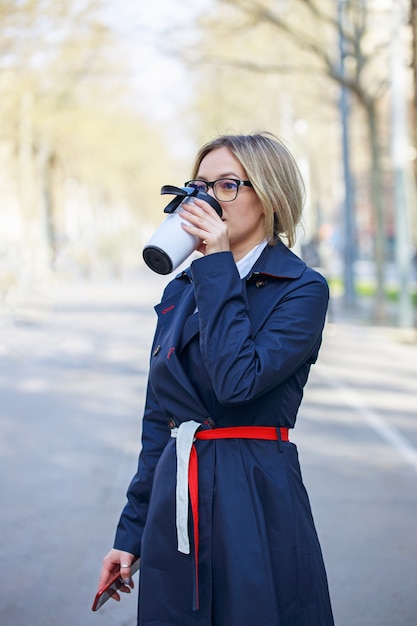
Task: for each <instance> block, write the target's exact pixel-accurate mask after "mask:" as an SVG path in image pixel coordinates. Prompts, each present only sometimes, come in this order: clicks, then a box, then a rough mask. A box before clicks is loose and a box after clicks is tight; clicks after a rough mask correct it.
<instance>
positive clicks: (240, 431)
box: [188, 426, 289, 609]
mask: <svg viewBox="0 0 417 626" xmlns="http://www.w3.org/2000/svg"><path fill="white" fill-rule="evenodd" d="M278 432H279V435H278ZM194 437H195V439H199V440H204V441H207V440H209V439H269V440H272V441H280V440H281V441H288V440H289V439H288V428H275V427H274V426H230V427H227V428H213V429H210V430H199V431H197V432H196V433H195V436H194ZM188 488H189V492H190V503H191V513H192V518H193V529H194V530H193V532H194V558H195V563H194V565H195V599H194V600H195V601H194V607H195V608H196V609H198V608H199V593H198V547H199V532H198V458H197V451H196V449H195V446H194V445H193V446H192V448H191V453H190V463H189V466H188Z"/></svg>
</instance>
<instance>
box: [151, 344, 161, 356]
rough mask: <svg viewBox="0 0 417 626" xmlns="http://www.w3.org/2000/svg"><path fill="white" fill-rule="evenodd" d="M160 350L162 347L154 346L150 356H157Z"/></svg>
mask: <svg viewBox="0 0 417 626" xmlns="http://www.w3.org/2000/svg"><path fill="white" fill-rule="evenodd" d="M161 350H162V346H159V345H158V346H156V348H155V350H154V351H153V352H152V356H156V355H157V354H159V353H160V352H161Z"/></svg>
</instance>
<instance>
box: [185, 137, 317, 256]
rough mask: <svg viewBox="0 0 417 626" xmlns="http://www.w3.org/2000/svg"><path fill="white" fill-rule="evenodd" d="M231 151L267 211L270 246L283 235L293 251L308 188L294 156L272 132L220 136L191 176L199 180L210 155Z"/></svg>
mask: <svg viewBox="0 0 417 626" xmlns="http://www.w3.org/2000/svg"><path fill="white" fill-rule="evenodd" d="M218 148H228V149H229V150H230V152H231V153H232V154H233V155H234V156H235V158H236V159H237V160H238V161H239V162H240V164H241V165H242V167H243V168H244V169H245V171H246V174H247V177H248V179H249V180H250V182H251V183H252V185H253V188H254V190H255V193H256V194H257V196H258V198H259V199H260V201H261V204H262V206H263V208H264V211H265V237H266V238H267V240H268V243H270V244H274V243H275V241H276V239H277V238H279V239H281V237H282V236H284V237H285V238H286V240H287V245H288V246H289V247H290V248H291V247H292V246H293V245H294V244H295V240H296V227H297V224H298V223H299V222H300V220H301V215H302V210H303V204H304V197H305V187H304V183H303V179H302V176H301V173H300V170H299V169H298V166H297V164H296V162H295V159H294V157H293V156H292V154H291V153H290V152H289V150H288V149H287V148H286V146H285V145H284V144H283V143H282V141H280V140H279V139H278V138H277V137H275V135H273V134H272V133H269V132H259V133H251V134H249V135H220V136H219V137H217V138H215V139H213V140H212V141H209V142H208V143H206V144H205V145H204V146H203V147H202V148H201V149H200V150H199V152H198V154H197V156H196V158H195V161H194V166H193V169H192V173H191V177H192V178H197V175H198V170H199V168H200V164H201V161H202V160H203V159H204V157H205V156H207V154H209V152H212V151H213V150H217V149H218Z"/></svg>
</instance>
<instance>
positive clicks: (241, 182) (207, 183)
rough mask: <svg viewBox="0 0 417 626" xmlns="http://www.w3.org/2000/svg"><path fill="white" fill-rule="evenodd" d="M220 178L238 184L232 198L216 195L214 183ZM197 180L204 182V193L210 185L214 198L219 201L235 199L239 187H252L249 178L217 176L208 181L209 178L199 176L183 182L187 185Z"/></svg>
mask: <svg viewBox="0 0 417 626" xmlns="http://www.w3.org/2000/svg"><path fill="white" fill-rule="evenodd" d="M221 180H231V181H233V182H234V183H238V186H237V188H236V195H235V197H234V198H231V199H230V200H222V199H221V198H218V197H217V194H216V190H215V189H214V185H215V184H216V183H218V182H220V181H221ZM197 182H198V183H204V184H205V186H206V188H205V189H204V191H205V192H206V193H207V191H208V190H209V189H210V187H211V188H212V189H213V194H214V197H215V198H216V200H218V201H219V202H233V200H236V198H237V194H238V192H239V189H240V188H241V187H252V188H253V185H252V183H251V182H250V180H238V179H237V178H218V179H217V180H211V181H209V180H202V179H201V178H192V179H191V180H189V181H188V182H186V183H185V187H188V185H189V184H190V183H197ZM202 191H203V190H202Z"/></svg>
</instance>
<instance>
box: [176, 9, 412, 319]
mask: <svg viewBox="0 0 417 626" xmlns="http://www.w3.org/2000/svg"><path fill="white" fill-rule="evenodd" d="M409 10H410V6H409V5H408V4H407V3H403V2H400V1H399V0H392V1H386V2H373V1H372V0H368V1H365V0H356V1H355V0H350V1H348V0H338V2H334V1H330V0H327V1H326V0H320V2H318V0H295V1H294V2H288V1H287V0H261V1H252V0H251V1H249V0H218V2H217V3H216V7H215V10H214V11H213V13H212V14H211V15H210V16H208V17H207V16H204V18H203V20H202V22H201V29H202V32H203V43H202V44H201V42H199V43H198V46H196V48H195V50H194V51H193V53H191V54H190V53H189V54H188V56H187V59H188V62H189V63H190V66H191V67H195V68H196V69H197V71H198V75H199V77H200V83H201V91H200V96H201V100H202V103H204V104H202V109H201V110H202V111H204V114H205V116H206V117H207V118H208V123H209V125H211V126H213V127H216V126H218V125H219V123H221V120H222V119H224V111H225V107H226V110H227V109H228V110H229V111H230V114H229V116H228V119H232V120H233V122H234V123H235V124H236V125H237V127H239V126H242V124H243V125H244V126H245V127H247V125H248V122H249V126H253V122H254V121H255V122H256V125H257V126H258V127H259V125H260V126H262V127H263V126H267V127H268V128H271V126H272V127H273V129H274V130H276V131H277V132H278V133H279V134H281V135H284V136H285V137H286V138H287V139H288V140H290V142H291V143H294V144H295V150H296V152H298V157H299V159H300V157H301V159H302V160H303V152H305V153H306V154H305V156H306V159H307V163H308V165H309V176H308V180H307V182H308V183H309V191H310V194H311V197H310V199H309V206H308V207H307V215H308V214H310V218H309V228H308V229H307V232H305V238H306V240H307V241H306V243H307V244H310V243H311V242H312V241H316V240H317V236H318V235H319V234H320V231H322V232H324V233H329V232H330V231H331V230H333V228H332V227H334V226H335V225H338V226H339V232H338V234H337V237H338V238H339V240H340V241H339V242H338V244H337V248H338V250H339V251H340V252H341V253H342V260H343V266H344V268H345V272H344V274H343V279H344V288H345V295H347V296H348V297H347V298H346V300H345V303H346V305H348V306H354V305H355V297H354V296H355V292H354V291H353V289H354V284H355V276H354V273H353V268H354V266H355V261H357V260H358V258H359V259H365V260H368V259H371V260H372V261H373V262H374V264H375V277H376V281H375V284H376V289H375V307H374V316H375V318H376V319H378V320H380V321H383V320H385V319H386V317H387V312H386V297H387V289H386V287H387V276H386V272H387V270H388V265H387V264H388V262H389V261H390V260H392V259H393V258H394V257H395V252H394V247H395V245H397V247H398V248H399V254H397V255H396V256H397V264H398V267H397V270H398V274H399V275H400V277H401V280H400V281H399V283H398V285H399V289H400V293H399V299H400V302H401V303H402V308H400V318H401V321H402V323H403V324H404V325H409V324H410V323H411V311H412V308H411V307H412V301H411V295H412V292H411V269H412V268H411V263H412V254H411V250H412V246H414V249H415V245H416V241H417V237H416V206H415V200H414V198H415V193H414V187H415V182H414V180H412V178H411V176H410V171H411V170H410V162H409V158H410V155H411V154H412V147H413V140H412V139H411V134H410V133H409V132H408V128H407V117H408V111H407V99H408V102H409V103H410V96H409V94H410V86H411V72H410V70H409V68H410V64H411V59H412V55H411V46H410V33H409V30H410V29H409V25H408V21H409V16H410V13H409ZM395 39H397V40H398V41H397V42H396V43H397V45H396V47H395V48H394V44H393V41H394V40H395ZM404 42H405V43H404ZM394 55H395V56H394ZM202 64H204V68H205V69H204V70H202V69H201V65H202ZM400 71H404V72H405V73H406V74H407V75H406V77H405V81H406V84H404V83H403V84H401V85H400V84H399V83H398V80H397V78H398V74H399V72H400ZM396 80H397V83H396V84H395V86H394V83H395V81H396ZM400 88H401V89H402V91H401V92H400V91H399V89H400ZM402 102H403V103H404V108H401V107H400V108H399V107H398V104H400V103H402ZM392 111H394V115H392ZM400 116H402V119H399V118H400ZM201 127H202V128H204V127H205V125H204V124H201ZM343 127H344V128H343ZM301 128H302V129H304V133H303V136H302V137H300V136H299V137H298V138H297V139H295V135H297V129H298V130H300V129H301ZM307 128H308V132H306V129H307ZM341 128H343V130H344V131H345V132H344V134H343V136H342V133H341ZM401 132H403V134H404V136H403V137H402V139H401V140H402V142H403V145H401V149H402V154H401V155H400V157H399V158H400V163H398V162H397V163H396V164H395V163H394V161H393V156H392V150H393V149H394V146H395V145H398V142H399V133H401ZM335 161H336V165H335ZM313 163H314V169H313V170H312V164H313ZM342 163H344V166H345V167H344V171H343V172H341V169H340V168H341V165H342ZM398 168H400V170H401V171H400V172H399V175H398V177H397V178H396V170H397V169H398ZM341 178H342V180H344V183H345V189H344V192H343V193H342V196H341V195H340V194H341V192H342V186H341V185H340V182H341ZM332 182H333V189H329V186H330V187H331V185H332ZM326 203H328V204H330V206H329V207H328V208H327V210H323V208H322V207H323V205H324V206H325V205H326ZM314 207H315V209H314ZM317 207H320V208H321V209H322V210H321V211H320V210H319V211H317ZM314 211H315V213H314V215H313V216H311V213H312V212H314ZM338 213H339V219H337V214H338ZM335 215H336V219H335ZM329 217H330V225H329ZM394 232H396V234H397V236H395V234H394ZM404 256H405V257H406V260H404ZM398 257H399V258H398Z"/></svg>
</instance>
